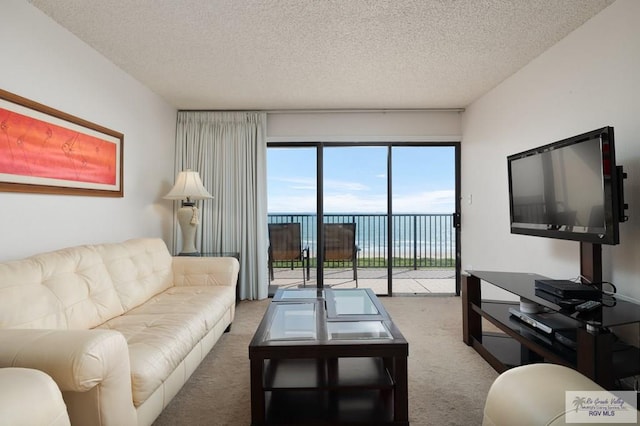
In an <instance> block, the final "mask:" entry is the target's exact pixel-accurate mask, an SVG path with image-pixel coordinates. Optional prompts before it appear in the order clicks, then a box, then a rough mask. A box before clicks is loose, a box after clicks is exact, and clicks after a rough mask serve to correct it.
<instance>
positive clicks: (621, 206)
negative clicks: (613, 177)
mask: <svg viewBox="0 0 640 426" xmlns="http://www.w3.org/2000/svg"><path fill="white" fill-rule="evenodd" d="M616 169H617V171H618V182H617V184H618V220H619V221H620V222H626V221H627V220H629V216H627V214H626V213H625V211H626V210H627V209H628V208H629V204H627V203H625V202H624V180H625V179H626V178H627V174H626V173H625V172H624V171H623V170H622V166H616Z"/></svg>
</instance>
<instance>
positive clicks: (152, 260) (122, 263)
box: [95, 238, 173, 311]
mask: <svg viewBox="0 0 640 426" xmlns="http://www.w3.org/2000/svg"><path fill="white" fill-rule="evenodd" d="M95 248H96V250H97V252H98V253H99V254H100V256H101V257H102V259H103V261H104V264H105V266H106V268H107V271H108V273H109V275H110V277H111V279H112V281H113V284H114V287H115V289H116V291H117V294H118V297H119V298H120V303H121V304H122V307H123V308H124V310H125V311H129V310H131V309H133V308H135V307H136V306H139V305H141V304H143V303H144V302H146V301H147V300H149V299H150V298H151V297H153V296H155V295H156V294H158V293H161V292H163V291H165V290H166V289H168V288H169V287H171V286H172V285H173V272H172V268H171V263H172V257H171V254H170V253H169V250H168V249H167V246H166V244H165V243H164V241H162V240H161V239H160V238H138V239H135V240H128V241H125V242H123V243H118V244H102V245H97V246H95Z"/></svg>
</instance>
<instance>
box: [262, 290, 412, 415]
mask: <svg viewBox="0 0 640 426" xmlns="http://www.w3.org/2000/svg"><path fill="white" fill-rule="evenodd" d="M408 353H409V344H408V343H407V341H406V340H405V338H404V337H403V336H402V333H400V330H398V328H397V327H396V325H395V324H394V323H393V321H392V320H391V318H390V317H389V314H388V313H387V312H386V310H385V309H384V307H383V306H382V304H381V303H380V301H379V300H378V298H377V297H376V296H375V294H374V293H373V292H372V291H371V290H370V289H349V290H346V289H345V290H337V289H335V290H334V289H325V290H315V289H312V290H306V289H293V290H287V289H284V290H283V289H280V290H278V291H277V292H276V294H275V296H274V298H273V301H272V302H271V304H270V305H269V308H268V309H267V312H266V313H265V316H264V318H263V319H262V322H261V323H260V325H259V327H258V329H257V330H256V333H255V335H254V336H253V339H252V340H251V343H250V344H249V359H250V361H251V424H252V425H254V426H258V425H267V424H289V425H293V424H304V423H313V424H326V425H358V424H360V425H408V424H409V410H408V404H407V398H408V390H407V356H408Z"/></svg>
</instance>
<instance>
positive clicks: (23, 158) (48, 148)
mask: <svg viewBox="0 0 640 426" xmlns="http://www.w3.org/2000/svg"><path fill="white" fill-rule="evenodd" d="M123 160H124V135H123V134H122V133H119V132H116V131H114V130H111V129H107V128H106V127H102V126H100V125H97V124H95V123H91V122H89V121H87V120H83V119H81V118H78V117H75V116H73V115H71V114H67V113H64V112H62V111H59V110H56V109H54V108H50V107H48V106H46V105H42V104H40V103H38V102H34V101H32V100H29V99H26V98H23V97H21V96H18V95H16V94H13V93H10V92H7V91H5V90H2V89H0V191H1V192H26V193H39V194H61V195H86V196H96V197H123V196H124V162H123Z"/></svg>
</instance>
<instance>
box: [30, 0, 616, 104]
mask: <svg viewBox="0 0 640 426" xmlns="http://www.w3.org/2000/svg"><path fill="white" fill-rule="evenodd" d="M29 1H30V2H31V3H32V4H33V5H35V6H36V7H37V8H39V9H41V10H42V11H44V12H45V13H46V14H48V15H49V16H51V17H52V18H53V19H54V20H55V21H57V22H59V23H60V24H61V25H62V26H64V27H66V28H67V29H68V30H69V31H71V32H72V33H74V34H75V35H77V36H78V37H79V38H80V39H82V40H84V41H85V42H86V43H87V44H89V45H90V46H92V47H93V48H95V49H96V50H97V51H99V52H100V53H102V54H103V55H104V56H105V57H107V58H108V59H109V60H111V61H112V62H113V63H115V64H116V65H118V66H119V67H120V68H121V69H123V70H124V71H126V72H127V73H129V74H130V75H132V76H133V77H134V78H136V79H137V80H139V81H140V82H142V83H143V84H144V85H146V86H147V87H149V88H150V89H152V90H153V91H154V92H156V93H157V94H159V95H160V96H162V97H163V98H164V99H165V100H166V101H168V102H169V103H171V104H172V105H174V106H175V107H177V108H179V109H271V110H273V109H404V108H407V109H412V108H459V107H465V106H467V105H468V104H470V103H471V102H473V101H474V100H475V99H477V98H478V97H479V96H481V95H482V94H484V93H485V92H487V91H488V90H490V89H492V88H493V87H495V86H496V85H497V84H499V83H500V82H501V81H503V80H504V79H505V78H507V77H509V76H510V75H512V74H513V73H514V72H516V71H518V70H519V69H520V68H522V67H523V66H524V65H526V64H527V63H528V62H530V61H531V60H532V59H534V58H535V57H537V56H538V55H540V54H541V53H542V52H544V51H545V50H547V49H548V48H549V47H551V46H552V45H554V44H555V43H557V42H558V41H559V40H561V39H562V38H564V37H565V36H566V35H567V34H569V33H570V32H571V31H573V30H574V29H576V28H577V27H579V26H580V25H582V24H583V23H584V22H585V21H587V20H588V19H590V18H591V17H592V16H594V15H595V14H597V13H598V12H599V11H601V10H602V9H603V8H605V7H606V6H608V5H609V4H611V3H613V0H133V1H132V0H99V1H98V0H96V1H93V0H29Z"/></svg>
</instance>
